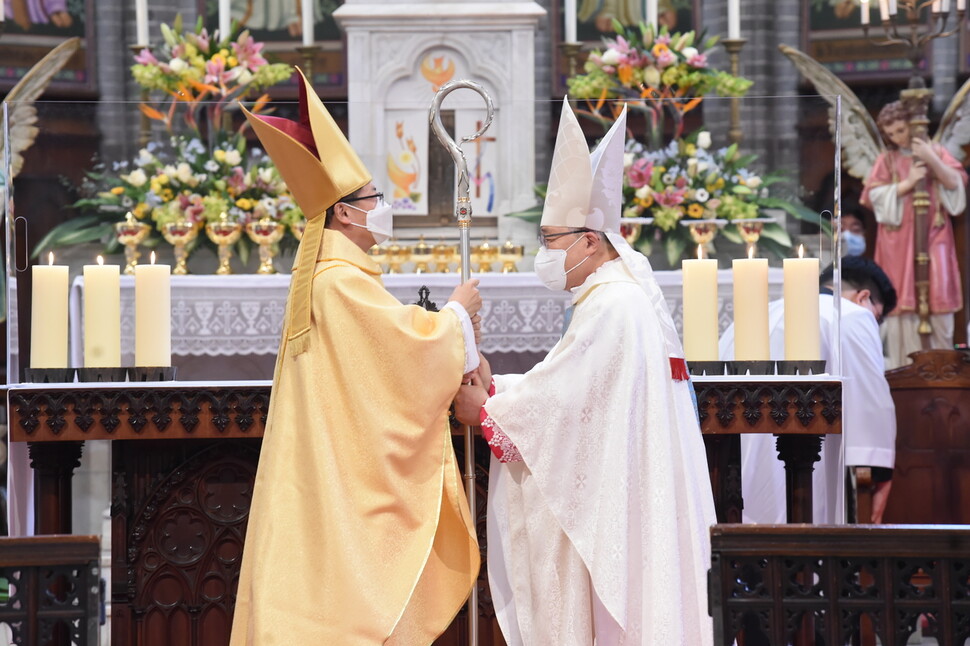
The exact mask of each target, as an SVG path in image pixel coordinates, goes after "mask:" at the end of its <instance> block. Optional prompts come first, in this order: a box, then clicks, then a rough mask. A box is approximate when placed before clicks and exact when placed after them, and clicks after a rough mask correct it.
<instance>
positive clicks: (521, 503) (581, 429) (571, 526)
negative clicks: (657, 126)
mask: <svg viewBox="0 0 970 646" xmlns="http://www.w3.org/2000/svg"><path fill="white" fill-rule="evenodd" d="M625 121H626V119H625V113H624V115H623V116H621V118H620V119H619V120H617V122H616V123H615V124H614V126H613V128H612V129H611V130H610V132H609V134H607V136H606V138H604V140H603V141H602V142H601V143H600V145H599V146H598V147H597V149H596V150H595V151H594V152H593V153H592V155H590V153H589V149H588V148H587V146H586V141H585V138H584V136H583V133H582V130H581V129H580V126H579V123H578V122H577V121H576V117H575V116H574V115H573V112H572V110H570V109H569V107H568V104H564V106H563V112H562V117H561V120H560V127H559V134H558V138H557V142H556V150H555V153H554V155H553V167H552V171H551V174H550V182H549V191H548V193H547V197H546V202H545V207H544V211H543V217H542V223H541V227H542V235H541V237H542V239H543V248H542V249H540V252H539V255H538V256H537V258H536V272H537V274H539V277H540V278H541V279H542V280H543V282H544V283H545V284H546V285H547V286H548V287H550V288H551V289H569V290H570V291H571V292H572V303H573V306H572V307H573V315H572V318H571V321H570V322H569V325H568V328H567V330H566V331H565V333H564V335H563V337H562V339H561V340H560V342H559V343H558V344H557V345H556V346H555V347H554V348H553V349H552V350H551V351H550V353H549V355H548V356H547V357H546V358H545V359H544V360H543V361H542V362H540V363H539V364H538V365H536V366H535V367H534V368H533V369H532V370H530V371H529V372H527V373H526V374H524V375H497V376H495V377H494V379H490V375H487V374H486V375H483V376H484V377H486V379H487V381H486V382H485V383H484V384H482V385H483V386H486V387H488V395H486V390H485V389H484V388H482V387H481V386H479V385H477V384H476V385H471V386H463V387H462V391H461V393H460V395H459V399H458V401H457V402H456V409H457V411H458V414H459V418H460V419H462V421H466V422H472V423H479V422H481V424H482V428H483V432H484V434H485V437H486V438H487V439H488V441H489V444H490V445H491V447H492V449H493V454H494V455H493V457H492V464H491V469H490V472H489V497H488V575H489V584H490V586H491V593H492V599H493V602H494V606H495V612H496V615H497V617H498V621H499V625H500V626H501V629H502V632H503V634H504V636H505V639H506V641H507V642H508V644H509V645H510V646H523V645H524V646H539V645H542V646H545V645H550V646H551V645H555V646H593V645H594V644H595V645H597V646H609V645H616V644H631V645H639V644H690V645H691V646H704V645H707V644H711V643H712V639H713V632H712V622H711V618H710V617H709V616H708V613H707V607H708V606H707V576H706V573H707V570H708V568H709V567H710V535H709V528H710V525H712V524H713V523H714V522H715V514H714V502H713V496H712V494H711V484H710V477H709V473H708V468H707V459H706V454H705V450H704V444H703V440H702V438H701V433H700V428H699V426H698V422H697V417H696V413H695V410H694V407H693V404H692V397H691V385H690V381H689V378H688V375H687V371H686V364H685V363H684V360H683V353H682V350H681V346H680V341H679V338H678V335H677V333H676V330H675V328H674V326H673V322H672V320H671V317H670V314H669V311H668V310H667V306H666V304H665V302H664V300H663V296H662V294H661V292H660V289H659V287H658V286H657V283H656V281H655V279H654V277H653V274H652V271H651V269H650V264H649V262H648V261H647V259H646V258H645V257H644V256H643V255H641V254H639V253H637V252H635V251H634V250H633V249H631V248H630V246H629V245H628V244H627V243H626V241H625V240H624V239H623V237H622V236H620V235H619V226H620V204H621V200H620V190H621V180H622V173H623V138H624V132H625ZM482 370H487V367H486V366H485V365H484V364H483V368H482ZM486 396H487V399H486Z"/></svg>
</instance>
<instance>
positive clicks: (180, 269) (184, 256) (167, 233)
mask: <svg viewBox="0 0 970 646" xmlns="http://www.w3.org/2000/svg"><path fill="white" fill-rule="evenodd" d="M198 235H199V225H198V223H195V222H188V221H186V220H176V221H175V222H166V223H165V224H163V225H162V237H163V238H165V240H166V241H167V242H168V243H169V244H170V245H172V247H174V248H175V267H173V268H172V274H174V275H176V276H184V275H186V274H188V273H189V268H188V267H187V266H186V264H185V261H186V260H188V257H189V252H188V250H187V249H186V246H187V245H188V244H189V243H190V242H192V241H193V240H195V238H196V236H198Z"/></svg>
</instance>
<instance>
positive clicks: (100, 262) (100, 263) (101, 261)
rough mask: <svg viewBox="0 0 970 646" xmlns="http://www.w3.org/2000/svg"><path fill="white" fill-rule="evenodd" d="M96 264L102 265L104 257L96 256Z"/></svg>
mask: <svg viewBox="0 0 970 646" xmlns="http://www.w3.org/2000/svg"><path fill="white" fill-rule="evenodd" d="M98 264H99V265H103V264H104V258H102V257H101V256H98Z"/></svg>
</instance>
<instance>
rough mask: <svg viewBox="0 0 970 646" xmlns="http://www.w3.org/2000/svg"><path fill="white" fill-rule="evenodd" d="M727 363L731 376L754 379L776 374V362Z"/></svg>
mask: <svg viewBox="0 0 970 646" xmlns="http://www.w3.org/2000/svg"><path fill="white" fill-rule="evenodd" d="M726 363H727V373H728V374H729V375H737V376H740V377H743V376H744V375H751V376H752V377H754V376H763V375H773V374H775V362H774V361H727V362H726Z"/></svg>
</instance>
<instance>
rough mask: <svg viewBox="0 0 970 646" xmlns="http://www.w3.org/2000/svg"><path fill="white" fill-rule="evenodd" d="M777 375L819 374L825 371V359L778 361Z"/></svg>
mask: <svg viewBox="0 0 970 646" xmlns="http://www.w3.org/2000/svg"><path fill="white" fill-rule="evenodd" d="M777 363H778V374H779V375H802V376H806V375H820V374H822V373H823V372H825V361H824V360H822V361H778V362H777Z"/></svg>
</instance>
